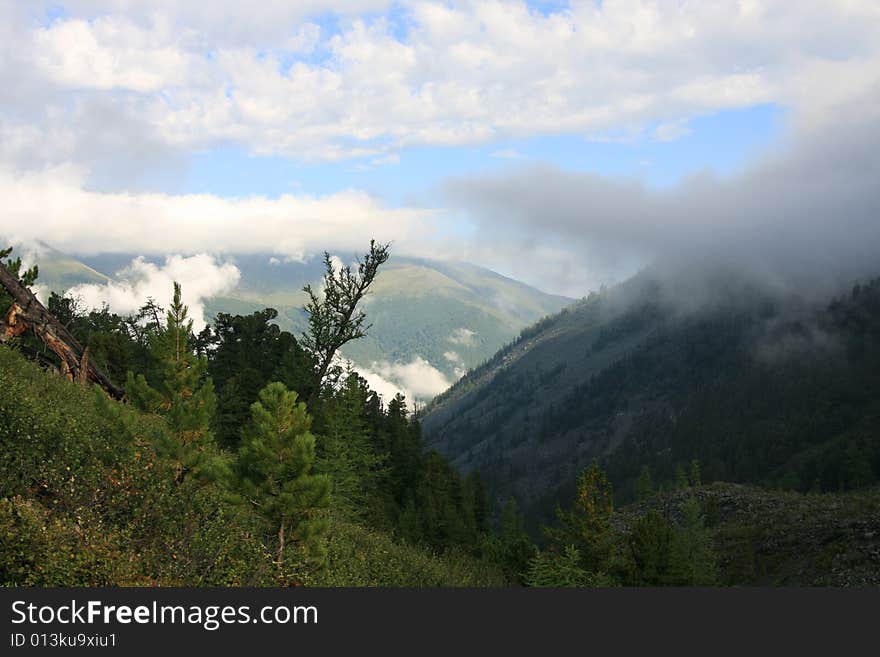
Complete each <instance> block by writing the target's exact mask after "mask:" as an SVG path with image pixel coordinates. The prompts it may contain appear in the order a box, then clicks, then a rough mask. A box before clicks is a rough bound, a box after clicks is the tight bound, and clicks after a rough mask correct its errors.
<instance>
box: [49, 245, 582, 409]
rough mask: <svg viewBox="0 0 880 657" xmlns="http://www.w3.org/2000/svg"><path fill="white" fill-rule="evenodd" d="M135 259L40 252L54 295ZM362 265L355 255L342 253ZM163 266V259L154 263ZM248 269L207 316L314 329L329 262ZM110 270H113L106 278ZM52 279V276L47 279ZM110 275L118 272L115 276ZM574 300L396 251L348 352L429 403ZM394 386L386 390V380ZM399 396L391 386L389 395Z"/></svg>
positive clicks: (249, 258)
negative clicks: (257, 318)
mask: <svg viewBox="0 0 880 657" xmlns="http://www.w3.org/2000/svg"><path fill="white" fill-rule="evenodd" d="M134 257H135V256H134V255H132V254H102V255H97V256H88V257H82V258H80V259H78V260H77V259H74V258H72V257H69V256H66V255H65V254H62V253H60V252H58V251H55V250H54V249H50V248H48V247H46V248H45V249H42V250H41V251H40V252H38V253H36V254H34V258H33V259H34V260H35V261H36V262H37V263H38V264H39V265H40V279H39V282H40V283H41V284H43V285H44V287H45V288H47V289H51V290H56V291H57V290H66V289H69V288H71V287H73V286H74V285H77V284H79V283H98V284H102V283H105V282H107V281H109V280H111V279H112V278H114V277H116V274H117V272H121V271H122V270H124V269H125V268H126V267H127V266H128V265H129V264H130V263H131V261H132V260H133V258H134ZM340 257H341V258H342V260H343V261H344V262H354V258H355V256H354V254H340ZM147 260H148V261H151V262H155V263H156V264H157V265H161V264H162V259H160V258H147ZM228 260H229V261H230V262H232V263H233V264H235V266H236V267H238V269H239V271H240V272H241V278H240V281H239V283H238V285H237V286H236V287H235V289H233V290H231V291H230V292H227V293H225V294H224V295H223V296H217V297H212V298H208V299H206V300H205V315H206V318H208V319H210V318H212V317H214V316H215V315H216V314H217V313H220V312H224V313H231V314H249V313H252V312H254V311H257V310H261V309H263V308H265V307H267V306H268V307H272V308H275V309H276V310H277V311H278V318H277V319H276V321H277V323H278V324H279V326H281V328H282V329H285V330H289V331H292V332H294V333H295V334H298V333H299V332H300V331H302V330H303V329H304V328H305V326H306V316H305V313H304V311H303V309H302V308H303V305H304V303H305V301H306V296H305V294H304V293H303V291H302V288H303V286H304V285H305V284H306V283H312V284H313V285H314V284H316V283H318V282H319V281H320V278H321V275H322V273H323V264H322V262H321V260H320V258H311V259H309V260H306V261H305V262H300V261H295V260H284V259H281V258H278V257H275V256H272V255H268V254H262V255H234V256H230V257H229V258H228ZM100 272H105V273H100ZM44 274H45V275H44ZM108 274H109V275H108ZM570 302H571V299H567V298H565V297H560V296H554V295H550V294H545V293H543V292H540V291H539V290H536V289H534V288H532V287H529V286H528V285H525V284H523V283H519V282H517V281H514V280H512V279H510V278H506V277H504V276H501V275H499V274H496V273H495V272H492V271H490V270H488V269H484V268H482V267H477V266H474V265H470V264H466V263H461V262H439V261H431V260H422V259H415V258H407V257H402V256H395V255H392V257H391V259H390V260H389V261H388V262H387V263H386V264H385V265H384V266H383V267H382V269H381V270H380V273H379V276H378V277H377V279H376V281H375V283H374V285H373V287H372V289H371V291H370V294H369V295H368V297H367V298H366V300H365V302H364V306H363V308H364V310H365V311H366V313H367V317H368V322H369V323H371V324H372V327H371V328H370V330H369V331H368V334H367V336H366V337H364V338H362V339H361V340H358V341H356V342H353V343H351V344H349V345H347V346H346V348H345V349H343V355H344V356H345V357H347V358H349V359H350V360H351V361H352V362H353V363H354V365H355V366H356V367H357V368H358V369H359V370H360V371H362V372H363V373H364V374H365V375H367V376H368V378H370V379H371V383H373V384H374V387H376V388H379V387H380V386H381V385H382V384H383V380H385V381H389V382H391V384H393V386H391V387H402V388H404V389H405V390H406V391H407V392H409V394H410V395H411V396H416V397H417V398H419V399H420V400H422V401H427V400H429V399H430V398H431V397H433V396H434V395H435V394H437V393H438V392H440V391H442V390H443V389H444V388H446V387H447V386H448V385H450V384H451V383H452V382H453V381H455V380H456V379H457V378H459V377H460V376H461V375H462V374H464V373H465V372H466V371H467V370H468V369H470V368H473V367H476V366H478V365H479V364H480V363H482V362H483V361H485V360H486V359H488V358H489V357H490V356H491V355H492V354H494V353H495V351H496V350H497V349H498V348H499V347H501V346H502V345H503V344H505V343H506V342H509V341H510V340H511V339H513V338H514V337H515V336H516V335H517V333H518V332H519V330H520V329H522V328H523V327H525V326H528V325H529V324H531V323H533V322H535V321H536V320H538V319H540V318H541V317H543V316H545V315H548V314H552V313H554V312H556V311H558V310H559V309H560V308H562V307H564V306H565V305H567V304H568V303H570ZM386 385H387V384H386ZM383 392H386V394H393V393H390V387H389V388H387V389H386V390H384V391H383Z"/></svg>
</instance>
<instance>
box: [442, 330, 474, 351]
mask: <svg viewBox="0 0 880 657" xmlns="http://www.w3.org/2000/svg"><path fill="white" fill-rule="evenodd" d="M476 334H477V332H476V331H472V330H470V329H468V328H457V329H455V330H454V331H453V332H452V335H450V336H449V337H448V338H447V339H448V340H449V342H451V343H452V344H460V345H462V346H464V347H473V346H474V344H475V341H474V336H475V335H476Z"/></svg>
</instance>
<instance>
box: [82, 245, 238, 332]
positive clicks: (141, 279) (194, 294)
mask: <svg viewBox="0 0 880 657" xmlns="http://www.w3.org/2000/svg"><path fill="white" fill-rule="evenodd" d="M240 276H241V273H240V272H239V270H238V268H237V267H236V266H235V265H232V264H229V263H221V262H218V261H217V259H216V258H214V257H213V256H210V255H207V254H199V255H194V256H189V257H185V256H179V255H172V256H168V257H166V258H165V263H164V264H163V265H156V264H154V263H151V262H147V261H146V260H144V259H143V258H136V259H135V260H133V261H132V262H131V264H130V265H129V266H128V267H126V268H125V269H123V270H122V271H120V272H118V273H117V274H116V278H117V279H116V280H114V281H110V282H108V283H105V284H103V285H98V284H94V283H89V284H83V285H77V286H75V287H73V288H71V289H70V290H69V291H68V296H71V297H74V298H76V299H79V300H81V302H82V303H83V305H85V306H86V307H88V308H100V307H101V306H103V305H104V304H107V305H108V306H109V308H110V310H111V311H112V312H116V313H119V314H123V315H127V314H130V313H134V312H135V311H137V310H138V309H139V308H140V307H141V306H142V305H143V304H144V303H145V302H146V301H147V299H148V298H152V299H154V300H155V301H156V303H158V304H159V305H160V306H162V307H163V308H166V309H167V308H168V307H169V305H170V303H171V298H172V295H173V288H174V281H177V282H178V283H180V285H181V296H182V299H183V302H184V303H185V304H186V305H187V306H189V317H190V318H191V319H192V320H193V329H194V330H195V331H196V332H198V331H200V330H201V329H202V328H204V327H205V324H206V318H205V306H204V301H205V299H208V298H210V297H212V296H216V295H218V294H223V293H224V292H228V291H229V290H231V289H232V288H234V287H235V286H236V285H237V284H238V281H239V278H240Z"/></svg>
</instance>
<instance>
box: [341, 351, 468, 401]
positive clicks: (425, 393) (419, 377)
mask: <svg viewBox="0 0 880 657" xmlns="http://www.w3.org/2000/svg"><path fill="white" fill-rule="evenodd" d="M357 371H358V373H359V374H360V375H361V376H362V377H364V378H365V379H366V380H367V382H368V383H369V384H370V387H371V388H373V390H375V391H376V392H378V393H379V394H380V395H382V396H383V398H384V399H385V400H386V401H388V400H389V399H391V398H392V397H393V396H394V395H395V394H397V393H398V392H401V393H403V394H404V395H405V396H406V397H407V399H409V400H419V401H428V400H430V399H431V398H433V397H435V396H436V395H439V394H440V393H441V392H443V391H444V390H446V389H447V388H448V387H449V386H450V385H451V382H450V381H449V380H447V378H446V377H445V376H444V375H443V373H442V372H441V371H440V370H438V369H437V368H436V367H434V366H433V365H431V364H430V363H429V362H428V361H426V360H425V359H424V358H422V357H421V356H416V357H415V358H414V359H413V360H412V361H410V362H409V363H399V362H395V363H391V362H388V361H378V362H374V363H372V364H371V365H370V367H368V368H358V370H357Z"/></svg>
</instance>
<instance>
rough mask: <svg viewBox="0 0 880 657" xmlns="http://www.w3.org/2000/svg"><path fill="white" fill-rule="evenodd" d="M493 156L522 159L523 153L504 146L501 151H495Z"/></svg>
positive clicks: (505, 158)
mask: <svg viewBox="0 0 880 657" xmlns="http://www.w3.org/2000/svg"><path fill="white" fill-rule="evenodd" d="M492 157H496V158H499V159H502V160H519V159H522V157H523V155H522V154H521V153H519V152H518V151H517V150H516V149H514V148H504V149H502V150H500V151H494V152H493V153H492Z"/></svg>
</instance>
